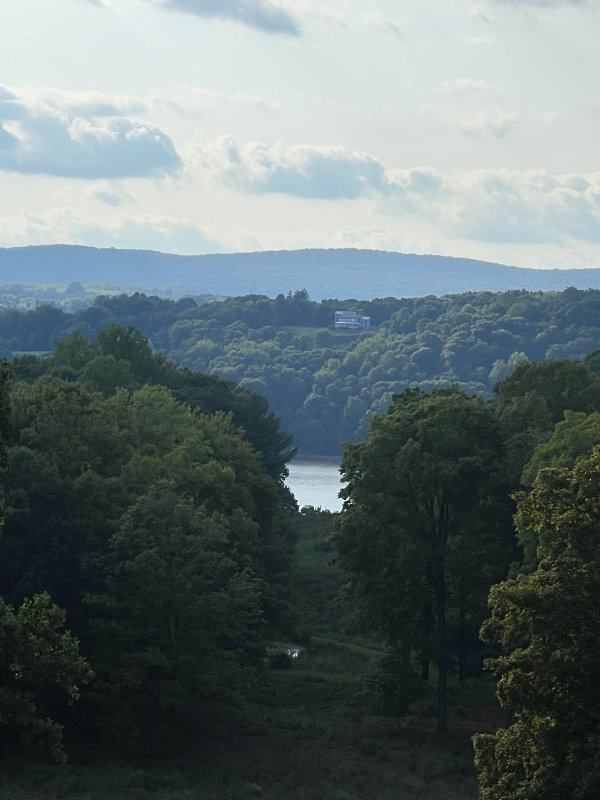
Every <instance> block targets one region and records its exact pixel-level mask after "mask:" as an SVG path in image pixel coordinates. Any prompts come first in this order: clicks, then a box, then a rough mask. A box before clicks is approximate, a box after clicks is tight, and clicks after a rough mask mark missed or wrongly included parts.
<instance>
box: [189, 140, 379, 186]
mask: <svg viewBox="0 0 600 800" xmlns="http://www.w3.org/2000/svg"><path fill="white" fill-rule="evenodd" d="M190 160H191V162H192V164H193V168H194V169H195V170H200V172H203V173H204V174H205V175H207V176H208V177H209V178H210V179H211V180H212V182H213V183H216V184H224V185H226V186H229V187H232V188H234V189H238V190H240V191H243V192H247V193H250V194H288V195H293V196H295V197H303V198H321V199H330V200H339V199H352V198H356V197H359V196H360V195H363V194H366V193H369V192H379V193H383V194H385V193H386V192H388V191H389V189H390V186H389V184H388V182H387V179H386V176H385V170H384V168H383V166H382V165H381V164H380V162H379V161H377V159H375V158H373V157H372V156H370V155H368V154H367V153H362V152H358V151H354V150H349V149H348V148H345V147H334V146H322V145H321V146H319V145H288V144H284V143H283V142H278V143H277V144H275V145H273V146H272V147H269V146H267V145H265V144H261V143H259V142H251V143H249V144H247V145H246V146H245V147H243V148H242V149H239V148H238V146H237V145H236V143H235V141H234V140H233V139H232V138H231V137H228V136H222V137H219V138H218V139H215V140H214V141H212V142H208V143H205V144H196V145H195V146H194V147H193V149H192V151H191V152H190Z"/></svg>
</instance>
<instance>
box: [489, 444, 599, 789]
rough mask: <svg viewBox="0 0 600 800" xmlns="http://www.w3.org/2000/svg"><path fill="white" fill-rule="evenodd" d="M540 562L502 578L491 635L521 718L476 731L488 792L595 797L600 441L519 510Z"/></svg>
mask: <svg viewBox="0 0 600 800" xmlns="http://www.w3.org/2000/svg"><path fill="white" fill-rule="evenodd" d="M516 522H517V527H518V529H519V531H520V532H524V531H527V530H532V531H533V532H534V533H535V536H536V538H537V541H538V542H539V545H538V566H537V569H536V570H535V572H533V573H532V574H530V575H520V576H518V577H517V578H515V579H512V580H508V581H505V582H503V583H500V584H498V585H497V586H494V587H493V588H492V590H491V593H490V608H491V611H492V616H491V618H490V619H489V620H488V621H487V622H486V623H485V624H484V626H483V629H482V635H483V636H484V637H485V638H486V639H487V640H488V641H490V642H498V643H500V644H501V646H502V651H503V653H502V655H501V656H500V657H499V658H496V659H493V660H491V661H490V667H491V669H492V670H493V671H494V673H495V674H496V675H497V676H498V679H499V681H498V697H499V699H500V702H501V704H502V705H503V706H504V707H505V708H507V709H509V710H510V711H511V712H512V715H513V722H512V724H510V725H509V726H508V727H506V728H500V729H499V730H498V731H497V732H496V733H495V734H493V735H480V736H477V737H476V739H475V751H476V765H477V768H478V770H479V776H480V785H481V798H482V800H504V799H505V798H507V797H511V798H513V797H514V798H522V800H554V798H555V799H556V800H594V799H595V798H597V797H598V796H599V795H600V750H599V748H598V743H599V741H600V716H599V713H598V709H599V708H600V689H599V687H598V682H597V680H596V673H597V664H598V654H599V652H600V634H599V629H598V605H599V603H600V559H599V556H598V553H599V552H600V550H599V548H598V531H599V530H600V449H599V448H596V449H595V450H594V452H593V453H592V455H591V456H589V457H588V458H585V459H583V460H581V461H579V462H578V463H577V464H575V466H574V467H572V468H570V469H569V468H548V469H543V470H542V471H541V472H540V473H539V475H538V477H537V479H536V481H535V483H534V486H533V489H532V490H531V492H530V493H529V494H528V495H525V496H523V497H522V498H521V500H520V502H519V507H518V513H517V517H516Z"/></svg>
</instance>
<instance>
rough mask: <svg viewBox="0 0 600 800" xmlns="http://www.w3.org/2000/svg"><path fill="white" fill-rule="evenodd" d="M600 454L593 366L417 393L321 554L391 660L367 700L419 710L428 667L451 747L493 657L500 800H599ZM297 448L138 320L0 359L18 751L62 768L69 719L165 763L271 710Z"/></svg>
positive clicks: (390, 425) (3, 580)
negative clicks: (228, 723)
mask: <svg viewBox="0 0 600 800" xmlns="http://www.w3.org/2000/svg"><path fill="white" fill-rule="evenodd" d="M290 299H291V300H293V299H294V298H293V296H292V298H290ZM297 300H300V301H301V302H310V301H308V300H306V298H297ZM598 443H600V351H596V352H594V353H592V354H590V355H588V356H587V357H586V360H585V363H578V362H576V361H569V360H564V359H553V360H545V361H542V362H537V363H527V362H523V363H520V364H518V365H517V366H516V367H515V369H514V370H513V371H512V373H511V374H510V375H508V376H507V377H505V378H504V379H502V380H501V381H500V382H499V383H498V384H497V386H496V389H495V392H494V397H493V400H491V401H487V400H485V399H483V398H482V397H480V396H476V395H470V394H467V393H465V392H464V391H463V390H461V389H460V388H459V387H458V386H452V387H447V388H436V389H434V390H433V391H431V392H429V391H426V390H425V389H423V388H419V387H413V388H408V389H405V390H404V391H403V392H401V393H399V394H397V395H396V396H395V397H394V398H393V401H392V403H391V404H390V406H389V407H388V409H387V410H386V411H385V413H384V414H378V415H374V416H373V417H372V421H371V422H370V423H369V432H368V438H367V439H366V441H363V442H355V443H351V444H347V445H346V446H345V447H344V456H343V461H342V473H343V477H344V480H345V484H346V485H345V489H344V497H345V501H346V502H345V507H344V510H343V512H342V513H341V514H340V515H339V516H338V517H336V519H337V522H336V527H335V531H334V533H333V537H332V540H331V542H329V545H330V546H331V544H333V546H334V547H335V551H334V552H333V554H332V555H333V557H335V558H336V561H337V564H338V565H339V567H341V568H342V569H343V570H344V571H345V573H346V592H347V600H348V601H352V603H353V608H355V609H356V612H355V613H352V614H351V617H352V620H351V621H353V622H354V623H356V624H359V623H361V624H363V625H364V626H365V627H366V630H367V631H368V632H369V634H370V635H376V636H377V637H379V640H380V641H381V642H383V643H384V644H385V645H386V648H387V649H386V653H385V656H384V658H383V659H382V661H381V663H380V664H379V666H378V669H377V670H376V671H375V672H373V673H372V674H371V675H370V677H369V678H368V679H367V680H366V684H367V685H366V689H367V690H368V691H367V692H366V693H363V695H362V702H365V697H367V702H368V703H369V704H371V705H370V710H373V709H376V710H378V711H383V712H384V713H386V714H394V715H400V714H403V713H405V711H406V710H407V709H408V708H409V707H410V706H411V704H413V703H415V702H426V700H427V697H428V696H429V692H430V687H431V683H432V680H433V676H434V675H435V676H436V677H437V723H438V730H439V733H440V734H443V733H445V731H446V728H447V727H448V716H447V706H448V695H449V676H451V675H452V674H453V673H454V672H456V679H457V681H458V683H459V684H461V683H464V681H466V680H467V679H468V678H469V677H473V676H479V675H480V674H481V672H482V669H483V663H484V659H486V657H487V658H491V661H488V664H489V666H490V667H491V668H492V669H493V670H494V671H495V672H496V674H497V675H498V676H499V677H500V679H501V680H500V684H499V695H500V698H501V700H502V702H503V704H504V706H505V707H506V708H507V709H508V710H509V711H511V713H513V714H514V717H513V719H512V722H511V723H510V724H509V725H507V726H506V728H501V729H500V730H499V731H497V732H496V734H494V735H490V736H487V737H481V738H479V739H478V740H477V748H478V749H477V758H478V766H479V770H480V773H481V776H482V787H484V788H485V792H486V794H484V796H485V797H487V798H489V799H490V800H500V798H502V797H505V796H522V797H524V798H527V800H544V798H546V797H553V796H556V797H561V798H565V800H567V798H570V797H571V796H572V797H574V798H575V797H577V798H578V800H594V798H595V797H597V796H598V790H599V788H600V761H599V759H598V757H597V746H596V744H597V741H598V735H599V731H598V725H597V718H596V717H597V714H596V709H597V704H595V703H594V702H593V703H592V704H591V710H590V708H588V701H587V698H588V695H589V696H591V697H592V698H595V694H593V692H594V691H595V690H594V689H593V685H592V684H591V682H590V674H591V670H590V667H591V665H592V664H593V661H594V658H595V655H596V653H597V650H598V647H597V645H598V634H597V631H596V628H597V626H596V625H595V614H596V612H595V609H596V607H597V604H598V601H599V600H600V583H599V581H598V575H600V569H599V566H598V556H597V552H596V551H597V547H596V538H597V531H598V529H599V527H600V512H599V509H600V488H599V487H600V461H599V459H600V451H598V450H594V447H595V445H597V444H598ZM292 453H293V449H292V447H291V437H290V436H289V435H288V434H286V433H283V432H282V431H281V428H280V423H279V420H277V418H276V417H275V416H274V415H273V414H272V412H270V411H269V408H268V405H267V402H266V400H265V399H264V398H262V397H260V396H258V395H255V394H252V393H251V392H250V391H249V390H248V389H246V388H243V387H238V386H236V385H234V384H232V383H230V382H226V381H223V380H221V379H220V378H217V377H216V376H207V375H203V374H200V373H196V372H192V371H191V370H189V369H187V368H182V367H178V366H176V365H175V364H174V363H173V362H170V361H168V360H167V359H166V358H165V356H164V355H162V354H158V353H153V352H152V349H151V348H150V346H149V344H148V341H147V339H146V338H145V337H144V336H143V335H142V334H141V333H140V332H139V331H138V330H136V329H135V328H133V327H132V326H129V327H123V326H120V325H116V324H110V325H109V326H108V327H105V328H104V329H103V330H101V332H100V333H99V334H98V336H97V337H96V338H93V339H88V338H86V336H84V334H83V333H81V332H78V331H75V332H73V333H71V334H70V335H69V336H68V337H67V338H64V339H61V340H60V341H59V343H58V344H57V346H56V349H55V352H54V353H53V354H52V355H50V356H49V357H47V358H36V357H35V356H33V355H28V356H20V357H18V358H15V359H13V360H12V362H10V363H7V362H2V364H1V369H0V462H1V463H0V467H1V469H0V500H1V509H0V511H1V516H2V518H3V522H4V525H3V531H2V537H0V598H2V599H1V600H0V643H1V644H2V647H1V648H0V744H2V746H3V747H4V749H5V751H8V752H10V749H11V747H12V746H13V744H14V737H16V736H17V735H20V736H22V737H23V738H25V739H26V740H27V739H29V740H34V741H38V740H39V741H41V742H45V743H46V744H49V746H50V748H51V750H52V752H53V754H54V755H55V756H56V757H58V758H60V757H61V756H62V744H61V738H60V736H61V725H62V724H64V725H66V727H67V731H68V732H69V734H70V735H73V734H74V733H75V734H76V735H77V736H78V737H79V738H80V739H81V740H84V741H87V742H95V744H96V746H97V747H98V748H99V749H100V750H103V749H105V748H106V749H109V748H110V746H111V745H114V743H115V742H119V743H120V744H121V745H122V746H123V747H125V748H127V749H128V750H129V751H130V752H144V753H146V754H152V753H157V752H158V753H164V752H165V751H166V750H167V747H168V746H169V747H177V745H178V743H180V742H183V741H184V740H185V739H189V738H192V737H198V738H200V739H202V738H209V737H210V735H211V733H210V727H211V725H212V724H213V723H214V721H215V720H216V719H217V718H218V715H221V719H223V718H227V717H229V718H233V716H234V715H235V714H236V713H238V712H239V710H240V709H241V708H243V707H244V705H245V704H246V703H247V701H252V702H259V700H258V698H260V691H257V690H258V689H259V688H260V686H261V682H262V680H263V678H264V676H265V668H266V667H265V660H264V658H265V642H266V640H267V639H272V638H276V637H278V636H283V637H285V636H287V635H288V634H289V635H292V634H293V633H294V632H295V631H297V630H298V629H299V627H300V625H301V624H302V623H303V620H302V619H298V615H297V614H296V613H295V609H294V606H293V602H291V600H292V598H290V582H291V581H290V575H291V573H290V554H291V552H292V550H293V534H292V532H291V528H290V516H291V514H292V515H293V512H294V510H295V504H294V501H293V498H291V496H290V495H289V493H288V492H287V491H286V489H285V487H284V485H283V480H284V477H285V474H286V466H285V465H286V461H287V460H288V459H289V458H290V456H291V455H292ZM590 453H592V455H591V456H590ZM532 484H533V486H532ZM515 499H516V501H517V505H516V508H517V525H516V531H517V538H515V529H514V526H513V514H514V511H515V505H514V502H515ZM327 516H328V517H331V515H327ZM322 544H324V545H325V544H327V543H326V542H322ZM490 587H494V588H492V589H491V594H490ZM579 587H582V591H581V593H579ZM488 597H489V598H490V600H491V608H492V618H491V621H489V622H485V620H486V618H487V617H488V616H489V610H488V607H487V602H488ZM297 607H298V608H300V607H301V604H298V606H297ZM482 623H484V641H483V642H482V641H481V640H480V639H479V631H480V628H481V625H482ZM65 624H66V626H67V627H68V629H69V631H70V633H67V632H65V630H64V626H65ZM308 633H309V634H310V630H309V631H308ZM432 665H434V667H435V668H434V669H432ZM430 673H431V674H430ZM78 698H79V700H78V702H77V704H76V705H75V707H74V709H73V710H72V711H70V710H69V709H68V707H67V705H66V703H65V701H74V700H77V699H78ZM109 751H110V750H109ZM538 779H539V780H538ZM542 779H543V780H542ZM536 781H538V782H537V783H536ZM540 781H541V782H540ZM571 788H573V791H575V790H576V794H573V792H571ZM519 792H521V794H519ZM569 792H571V793H570V794H569Z"/></svg>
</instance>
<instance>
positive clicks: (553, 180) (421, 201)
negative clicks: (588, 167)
mask: <svg viewBox="0 0 600 800" xmlns="http://www.w3.org/2000/svg"><path fill="white" fill-rule="evenodd" d="M388 178H389V180H390V181H392V182H393V184H394V185H395V186H397V187H399V188H401V189H402V190H403V191H404V194H405V197H406V200H407V202H406V204H405V207H406V208H410V209H411V212H412V214H413V215H414V217H415V218H422V219H427V220H429V221H430V222H431V223H432V224H434V225H436V226H439V228H440V229H441V230H444V231H445V232H446V234H447V235H449V236H453V237H455V238H457V239H470V240H476V241H481V242H492V243H507V242H509V243H546V244H559V245H564V244H565V243H568V242H569V241H571V240H578V241H583V242H590V243H600V172H596V173H589V174H582V175H577V174H564V175H553V174H551V173H549V172H546V171H543V170H535V171H527V172H517V171H513V170H473V171H469V172H463V173H453V174H449V173H441V172H437V171H435V170H416V171H415V170H395V171H393V172H391V173H390V174H389V175H388Z"/></svg>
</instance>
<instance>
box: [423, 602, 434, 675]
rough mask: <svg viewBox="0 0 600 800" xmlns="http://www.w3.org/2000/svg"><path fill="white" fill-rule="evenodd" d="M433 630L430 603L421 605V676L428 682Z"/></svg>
mask: <svg viewBox="0 0 600 800" xmlns="http://www.w3.org/2000/svg"><path fill="white" fill-rule="evenodd" d="M432 630H433V608H432V607H431V603H427V605H426V606H424V607H423V642H424V649H423V653H422V655H421V678H422V680H424V681H425V683H429V661H430V653H431V631H432Z"/></svg>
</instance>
